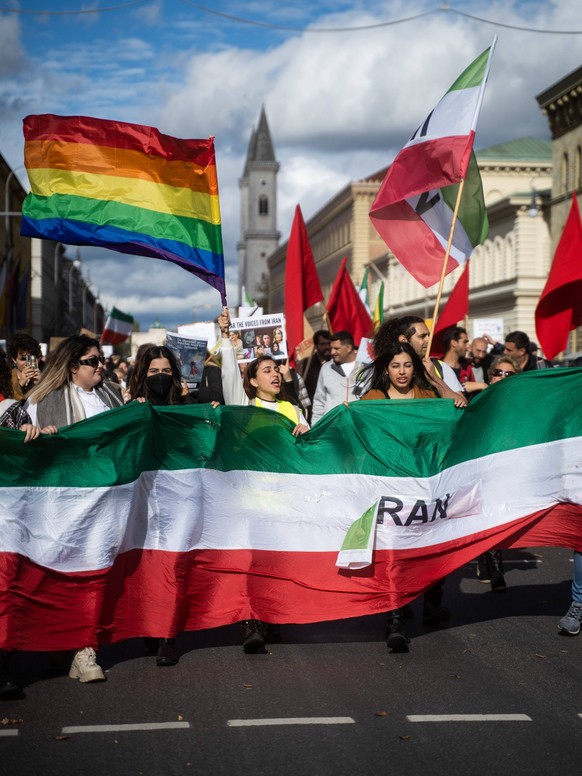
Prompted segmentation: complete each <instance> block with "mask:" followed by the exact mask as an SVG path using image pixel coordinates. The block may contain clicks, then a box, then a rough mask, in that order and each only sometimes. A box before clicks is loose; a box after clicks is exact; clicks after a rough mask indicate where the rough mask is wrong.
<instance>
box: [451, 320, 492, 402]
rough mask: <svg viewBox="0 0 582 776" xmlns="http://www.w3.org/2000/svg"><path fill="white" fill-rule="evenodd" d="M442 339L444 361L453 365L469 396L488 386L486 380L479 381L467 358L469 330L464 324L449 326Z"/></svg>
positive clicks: (452, 367)
mask: <svg viewBox="0 0 582 776" xmlns="http://www.w3.org/2000/svg"><path fill="white" fill-rule="evenodd" d="M442 339H443V345H444V348H445V355H444V356H443V359H442V363H444V364H447V365H448V366H450V367H451V369H452V370H453V372H454V373H455V376H456V378H457V380H458V381H459V382H460V384H461V385H462V387H463V391H464V392H465V393H466V394H468V396H469V398H470V397H471V396H473V395H476V394H477V393H479V392H480V391H482V390H483V389H485V388H487V384H486V383H485V382H484V381H482V380H481V381H477V378H476V377H475V374H474V372H473V366H472V364H471V361H470V360H469V359H468V358H467V348H468V347H469V337H468V336H467V330H466V329H464V328H463V327H462V326H449V327H448V328H447V329H445V330H444V331H443V333H442Z"/></svg>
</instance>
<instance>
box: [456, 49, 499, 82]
mask: <svg viewBox="0 0 582 776" xmlns="http://www.w3.org/2000/svg"><path fill="white" fill-rule="evenodd" d="M490 51H491V47H489V48H488V49H485V51H484V52H483V53H482V54H481V55H480V56H478V57H477V59H475V60H474V61H473V62H471V64H470V65H469V67H468V68H467V69H466V70H464V71H463V72H462V73H461V75H460V76H459V77H458V78H457V80H456V81H455V83H454V84H453V85H452V86H451V88H450V89H449V92H453V91H457V90H460V89H471V88H474V87H476V86H480V85H481V82H482V81H483V78H484V77H485V73H486V72H487V60H488V59H489V52H490Z"/></svg>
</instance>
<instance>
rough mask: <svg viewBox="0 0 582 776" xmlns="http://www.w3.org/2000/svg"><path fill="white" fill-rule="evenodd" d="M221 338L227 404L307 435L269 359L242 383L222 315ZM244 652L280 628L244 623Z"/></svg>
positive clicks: (252, 367)
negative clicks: (259, 411) (258, 411)
mask: <svg viewBox="0 0 582 776" xmlns="http://www.w3.org/2000/svg"><path fill="white" fill-rule="evenodd" d="M218 326H219V328H220V332H221V334H222V349H221V353H222V389H223V393H224V399H225V402H226V404H227V405H228V404H235V405H236V404H240V405H243V406H248V405H252V406H254V407H261V408H263V409H266V410H270V411H272V412H276V413H278V414H279V415H283V417H286V418H287V419H288V420H290V421H291V422H292V423H293V424H294V427H293V431H292V434H293V435H294V436H299V435H300V434H305V433H306V432H307V431H309V425H308V423H307V421H306V420H305V418H304V416H303V413H302V412H301V410H300V409H299V408H298V407H296V406H295V405H294V404H291V402H289V401H287V400H286V398H285V392H284V388H283V381H282V379H281V373H280V367H279V365H278V364H277V362H276V361H274V360H273V358H272V357H271V356H267V355H262V356H260V357H259V358H255V359H254V360H253V361H251V362H250V363H249V364H247V368H246V369H245V372H244V376H243V379H242V380H241V376H240V372H239V370H238V366H237V361H236V356H235V353H234V349H233V347H232V341H231V339H230V337H229V327H230V317H229V315H228V312H226V311H224V312H223V313H221V314H220V315H219V316H218ZM241 626H242V629H243V650H244V651H245V652H246V653H247V654H256V653H257V652H260V651H262V650H264V648H265V643H266V642H267V641H274V640H277V641H278V640H279V639H280V632H279V628H278V626H276V625H269V624H267V623H264V622H262V621H261V620H244V621H243V622H242V623H241Z"/></svg>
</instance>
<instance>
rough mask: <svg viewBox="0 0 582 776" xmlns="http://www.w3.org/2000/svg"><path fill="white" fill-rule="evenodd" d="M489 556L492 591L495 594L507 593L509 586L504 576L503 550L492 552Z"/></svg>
mask: <svg viewBox="0 0 582 776" xmlns="http://www.w3.org/2000/svg"><path fill="white" fill-rule="evenodd" d="M487 554H488V555H489V566H490V568H491V590H493V592H494V593H505V591H506V590H507V585H506V584H505V578H504V576H503V559H502V557H501V550H490V551H489V552H488V553H487Z"/></svg>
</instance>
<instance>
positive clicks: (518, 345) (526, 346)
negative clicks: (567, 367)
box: [483, 331, 545, 372]
mask: <svg viewBox="0 0 582 776" xmlns="http://www.w3.org/2000/svg"><path fill="white" fill-rule="evenodd" d="M483 337H484V339H485V340H486V341H487V343H488V344H490V345H492V346H493V347H492V350H491V355H492V356H494V357H495V356H501V355H504V356H510V357H511V358H513V359H514V361H515V362H516V363H517V365H518V367H519V368H520V369H521V371H522V372H531V371H533V370H534V369H544V368H545V363H544V361H543V360H541V359H539V360H538V358H537V357H536V356H535V355H534V354H533V353H532V352H531V341H530V338H529V337H528V336H527V334H526V333H525V332H524V331H510V332H509V334H507V335H506V336H505V342H504V343H503V345H502V344H501V343H500V342H495V341H494V340H492V339H491V337H489V336H488V335H487V334H484V335H483Z"/></svg>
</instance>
